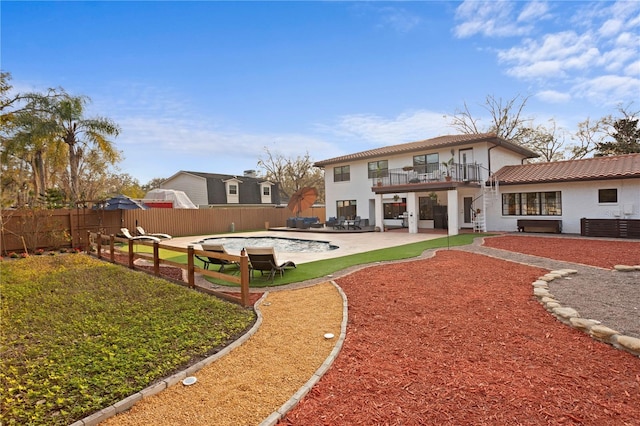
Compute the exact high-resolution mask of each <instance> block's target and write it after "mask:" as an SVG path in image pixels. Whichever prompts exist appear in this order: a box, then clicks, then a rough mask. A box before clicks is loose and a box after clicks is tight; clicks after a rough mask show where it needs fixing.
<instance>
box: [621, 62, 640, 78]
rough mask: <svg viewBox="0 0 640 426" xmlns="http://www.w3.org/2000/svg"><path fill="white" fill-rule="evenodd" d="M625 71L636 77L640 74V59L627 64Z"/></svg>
mask: <svg viewBox="0 0 640 426" xmlns="http://www.w3.org/2000/svg"><path fill="white" fill-rule="evenodd" d="M624 73H625V74H626V75H628V76H631V77H636V78H637V77H638V76H640V59H639V60H637V61H635V62H632V63H630V64H629V65H627V66H626V67H625V69H624Z"/></svg>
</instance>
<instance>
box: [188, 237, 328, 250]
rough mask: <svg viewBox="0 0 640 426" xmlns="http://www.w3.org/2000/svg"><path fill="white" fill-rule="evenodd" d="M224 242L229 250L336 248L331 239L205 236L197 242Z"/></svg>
mask: <svg viewBox="0 0 640 426" xmlns="http://www.w3.org/2000/svg"><path fill="white" fill-rule="evenodd" d="M203 243H204V244H222V245H223V246H224V248H225V249H226V250H227V251H229V252H232V253H234V252H239V251H240V250H242V248H243V247H274V248H275V250H276V251H277V252H280V251H281V252H289V253H319V252H323V251H330V250H335V249H337V248H338V246H334V245H333V244H331V243H329V241H314V240H301V239H298V238H281V237H224V238H205V239H203V240H200V241H198V242H197V243H196V244H203Z"/></svg>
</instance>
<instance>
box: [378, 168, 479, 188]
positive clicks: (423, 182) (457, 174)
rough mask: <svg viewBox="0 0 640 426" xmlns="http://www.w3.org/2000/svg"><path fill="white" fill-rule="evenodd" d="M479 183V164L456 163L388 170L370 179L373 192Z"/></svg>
mask: <svg viewBox="0 0 640 426" xmlns="http://www.w3.org/2000/svg"><path fill="white" fill-rule="evenodd" d="M480 182H481V175H480V165H479V164H457V163H453V164H451V165H450V166H449V167H445V166H444V165H439V166H435V165H429V166H417V167H411V168H409V167H404V168H401V169H388V170H383V171H381V172H379V173H378V177H375V178H371V186H372V187H375V188H374V192H388V191H390V190H393V191H399V190H409V191H410V190H422V189H438V188H441V189H444V188H448V187H457V186H461V185H468V184H470V183H475V184H479V183H480ZM391 187H393V188H391ZM399 187H402V188H399ZM376 188H377V189H376ZM393 191H392V192H393Z"/></svg>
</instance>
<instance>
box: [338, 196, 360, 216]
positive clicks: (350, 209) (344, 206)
mask: <svg viewBox="0 0 640 426" xmlns="http://www.w3.org/2000/svg"><path fill="white" fill-rule="evenodd" d="M336 207H337V213H338V217H340V216H344V217H345V218H347V219H353V218H355V217H356V214H357V213H356V200H341V201H337V202H336Z"/></svg>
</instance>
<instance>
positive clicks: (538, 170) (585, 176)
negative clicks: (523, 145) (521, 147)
mask: <svg viewBox="0 0 640 426" xmlns="http://www.w3.org/2000/svg"><path fill="white" fill-rule="evenodd" d="M495 177H496V178H497V179H498V181H499V182H500V185H515V184H522V183H545V182H570V181H582V180H603V179H621V178H640V153H639V154H627V155H616V156H611V157H594V158H586V159H582V160H568V161H554V162H551V163H531V164H523V165H518V166H505V167H503V168H501V169H500V170H498V171H497V172H496V175H495Z"/></svg>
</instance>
